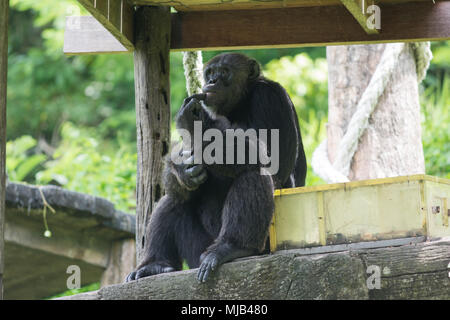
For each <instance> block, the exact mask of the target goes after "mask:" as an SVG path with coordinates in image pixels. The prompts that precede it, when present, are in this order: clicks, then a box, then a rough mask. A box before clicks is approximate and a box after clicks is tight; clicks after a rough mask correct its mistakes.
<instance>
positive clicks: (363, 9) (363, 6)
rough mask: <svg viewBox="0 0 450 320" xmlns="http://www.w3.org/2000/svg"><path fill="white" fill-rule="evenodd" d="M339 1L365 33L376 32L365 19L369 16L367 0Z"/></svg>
mask: <svg viewBox="0 0 450 320" xmlns="http://www.w3.org/2000/svg"><path fill="white" fill-rule="evenodd" d="M341 2H342V4H343V5H344V6H345V7H346V8H347V10H348V11H349V12H350V13H351V14H352V15H353V17H354V18H355V19H356V21H358V23H359V24H360V26H361V28H363V29H364V31H365V32H366V33H368V34H374V33H378V30H377V29H375V28H372V29H371V28H369V27H368V26H367V19H368V18H369V14H368V13H367V7H368V0H341Z"/></svg>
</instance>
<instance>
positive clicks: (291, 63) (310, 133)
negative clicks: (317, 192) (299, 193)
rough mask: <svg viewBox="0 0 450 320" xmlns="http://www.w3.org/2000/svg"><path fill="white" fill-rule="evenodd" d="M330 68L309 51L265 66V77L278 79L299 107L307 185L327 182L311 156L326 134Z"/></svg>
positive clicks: (297, 107) (324, 61) (296, 106)
mask: <svg viewBox="0 0 450 320" xmlns="http://www.w3.org/2000/svg"><path fill="white" fill-rule="evenodd" d="M327 70H328V69H327V62H326V59H323V58H318V59H315V60H313V59H311V58H310V57H309V55H308V54H306V53H300V54H298V55H296V56H294V57H283V58H281V59H278V60H272V61H271V62H269V63H268V64H267V65H266V66H265V69H264V75H265V76H266V77H268V78H269V79H272V80H274V81H277V82H279V83H280V84H281V85H282V86H283V87H284V88H285V89H286V91H287V92H288V93H289V95H290V97H291V99H292V102H293V103H294V106H295V108H296V110H297V114H298V117H299V123H300V128H301V132H302V140H303V146H304V149H305V153H306V158H307V160H308V173H307V176H306V185H308V186H310V185H317V184H323V183H325V182H324V181H323V180H322V179H320V178H319V177H318V176H317V175H315V174H314V172H313V171H312V168H311V163H310V162H311V161H310V159H311V156H312V153H313V152H314V150H315V149H316V147H317V146H318V145H319V143H320V142H321V141H322V140H323V139H324V138H325V137H326V128H325V123H326V121H327V115H328V87H327V79H328V73H327Z"/></svg>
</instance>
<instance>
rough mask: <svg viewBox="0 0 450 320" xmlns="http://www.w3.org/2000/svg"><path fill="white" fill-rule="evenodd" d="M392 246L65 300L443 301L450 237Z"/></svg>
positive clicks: (288, 254)
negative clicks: (205, 279) (375, 285)
mask: <svg viewBox="0 0 450 320" xmlns="http://www.w3.org/2000/svg"><path fill="white" fill-rule="evenodd" d="M388 245H389V244H388ZM397 245H398V244H394V246H395V247H382V248H378V249H366V248H355V249H349V250H346V251H343V252H339V253H329V254H324V253H320V254H308V253H306V254H305V253H303V252H302V251H301V250H289V251H281V252H279V253H276V254H272V255H265V256H257V257H247V258H243V259H238V260H237V261H232V262H229V263H226V264H224V265H222V266H220V267H219V268H218V269H217V270H216V271H215V272H214V274H213V275H212V278H211V279H210V281H211V282H210V283H206V284H205V283H199V282H198V281H197V279H196V276H195V275H196V273H197V269H193V270H185V271H180V272H170V273H164V274H159V275H156V276H152V277H147V278H143V279H139V280H138V281H131V282H128V283H123V284H117V285H112V286H105V287H103V288H101V289H100V290H99V291H96V292H92V293H90V294H89V295H88V294H86V293H84V294H82V295H76V296H70V297H64V299H71V300H73V299H102V300H108V299H123V300H127V299H142V300H149V299H190V300H203V299H222V300H227V299H233V300H236V299H238V300H239V299H247V300H248V299H255V300H264V299H273V300H290V299H293V300H300V299H308V300H315V299H321V300H325V299H331V300H336V299H449V298H450V281H448V272H449V270H448V267H447V265H448V261H450V238H444V239H442V240H441V241H430V242H422V243H414V242H412V244H399V246H397ZM369 268H370V269H369ZM374 268H375V270H378V271H379V275H380V277H379V289H375V288H374V289H369V287H368V285H367V284H368V283H369V282H370V283H371V284H373V283H372V282H371V280H372V279H374V276H373V275H374V273H373V272H374V271H371V270H374ZM369 277H370V279H369ZM186 288H189V290H186ZM176 312H178V313H179V311H178V310H176ZM176 312H174V315H175V313H176ZM174 317H175V316H174Z"/></svg>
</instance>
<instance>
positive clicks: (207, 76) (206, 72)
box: [205, 68, 211, 79]
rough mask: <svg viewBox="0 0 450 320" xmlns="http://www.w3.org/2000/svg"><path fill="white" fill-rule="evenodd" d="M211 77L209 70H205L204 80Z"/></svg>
mask: <svg viewBox="0 0 450 320" xmlns="http://www.w3.org/2000/svg"><path fill="white" fill-rule="evenodd" d="M210 76H211V68H208V69H206V70H205V79H209V77H210Z"/></svg>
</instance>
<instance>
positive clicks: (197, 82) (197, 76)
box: [183, 51, 203, 96]
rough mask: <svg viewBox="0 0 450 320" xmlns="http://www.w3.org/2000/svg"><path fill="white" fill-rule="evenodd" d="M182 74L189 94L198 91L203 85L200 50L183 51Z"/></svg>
mask: <svg viewBox="0 0 450 320" xmlns="http://www.w3.org/2000/svg"><path fill="white" fill-rule="evenodd" d="M183 66H184V76H185V77H186V90H187V92H188V95H189V96H191V95H193V94H195V93H199V92H200V91H201V88H202V87H203V76H202V73H203V58H202V52H201V51H184V52H183Z"/></svg>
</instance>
